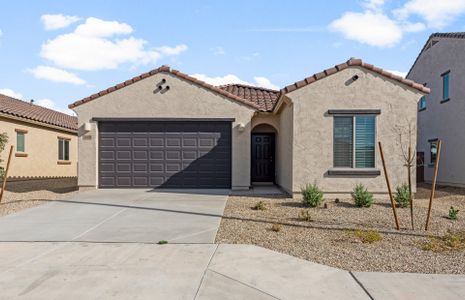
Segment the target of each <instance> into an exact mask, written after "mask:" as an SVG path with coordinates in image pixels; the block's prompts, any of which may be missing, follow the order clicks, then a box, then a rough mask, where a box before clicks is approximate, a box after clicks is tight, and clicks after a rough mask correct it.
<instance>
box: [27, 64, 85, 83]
mask: <svg viewBox="0 0 465 300" xmlns="http://www.w3.org/2000/svg"><path fill="white" fill-rule="evenodd" d="M28 72H30V73H32V74H33V75H34V76H35V77H36V78H39V79H46V80H50V81H53V82H64V83H71V84H76V85H81V84H85V83H86V81H85V80H84V79H81V78H79V77H78V76H77V75H76V74H74V73H71V72H68V71H65V70H62V69H58V68H53V67H48V66H37V67H35V68H34V69H30V70H28Z"/></svg>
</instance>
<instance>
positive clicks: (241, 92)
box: [219, 84, 279, 111]
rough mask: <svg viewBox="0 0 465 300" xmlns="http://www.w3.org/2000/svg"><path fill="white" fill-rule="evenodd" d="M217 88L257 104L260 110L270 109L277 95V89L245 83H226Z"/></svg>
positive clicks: (276, 99)
mask: <svg viewBox="0 0 465 300" xmlns="http://www.w3.org/2000/svg"><path fill="white" fill-rule="evenodd" d="M219 88H220V89H222V90H225V91H227V92H229V93H231V94H234V95H236V96H239V97H241V98H244V99H245V100H247V101H249V102H251V103H254V104H256V105H258V106H259V107H260V110H261V111H272V110H273V107H274V106H275V104H276V102H277V101H278V97H279V91H276V90H271V89H266V88H262V87H257V86H250V85H245V84H226V85H222V86H219Z"/></svg>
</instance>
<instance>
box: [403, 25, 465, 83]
mask: <svg viewBox="0 0 465 300" xmlns="http://www.w3.org/2000/svg"><path fill="white" fill-rule="evenodd" d="M433 38H449V39H465V32H436V33H432V34H431V35H430V36H429V38H428V39H427V40H426V42H425V44H424V45H423V48H421V51H420V53H418V55H417V57H416V58H415V61H414V62H413V64H412V66H411V67H410V70H409V71H408V73H407V76H406V77H407V78H408V77H409V76H410V72H412V70H413V67H414V66H415V65H416V63H417V62H418V59H419V58H420V56H421V55H422V54H423V52H425V51H426V50H427V49H428V48H429V44H430V41H431V39H433Z"/></svg>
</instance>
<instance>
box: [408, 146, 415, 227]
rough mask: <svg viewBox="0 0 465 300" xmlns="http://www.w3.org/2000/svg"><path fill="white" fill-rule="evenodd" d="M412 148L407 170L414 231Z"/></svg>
mask: <svg viewBox="0 0 465 300" xmlns="http://www.w3.org/2000/svg"><path fill="white" fill-rule="evenodd" d="M412 161H413V160H412V147H411V146H409V147H408V162H407V170H408V195H409V201H410V221H411V224H412V230H415V225H414V220H413V196H412Z"/></svg>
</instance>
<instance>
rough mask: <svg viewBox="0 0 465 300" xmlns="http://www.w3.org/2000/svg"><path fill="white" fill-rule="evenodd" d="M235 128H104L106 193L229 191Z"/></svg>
mask: <svg viewBox="0 0 465 300" xmlns="http://www.w3.org/2000/svg"><path fill="white" fill-rule="evenodd" d="M231 127H232V126H231V123H230V122H220V121H218V122H202V121H200V122H196V121H195V122H194V121H186V122H184V121H179V122H178V121H176V122H174V121H173V122H171V121H170V122H162V121H157V122H142V121H141V122H139V121H137V122H102V123H100V124H99V132H100V135H99V157H100V160H99V161H100V168H99V185H100V186H101V187H113V188H114V187H120V188H129V187H171V188H229V187H230V185H231Z"/></svg>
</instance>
